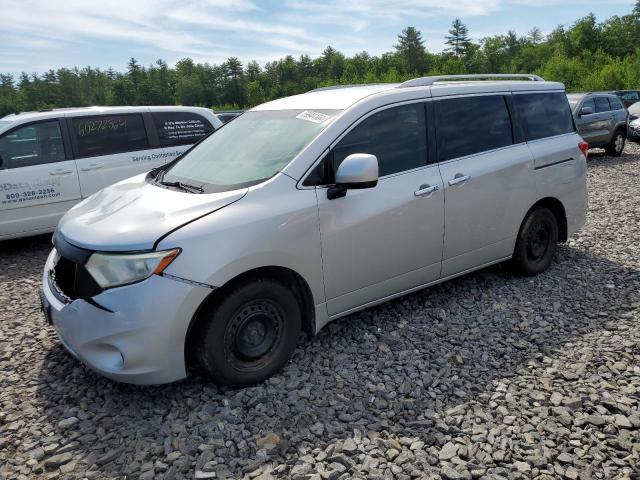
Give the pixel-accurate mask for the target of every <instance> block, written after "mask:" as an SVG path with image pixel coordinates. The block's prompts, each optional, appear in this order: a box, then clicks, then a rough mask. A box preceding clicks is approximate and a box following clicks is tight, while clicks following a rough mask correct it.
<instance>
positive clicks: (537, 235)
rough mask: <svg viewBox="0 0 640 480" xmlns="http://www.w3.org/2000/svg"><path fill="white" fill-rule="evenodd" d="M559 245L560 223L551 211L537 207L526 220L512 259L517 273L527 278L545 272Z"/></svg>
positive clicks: (512, 265) (521, 228)
mask: <svg viewBox="0 0 640 480" xmlns="http://www.w3.org/2000/svg"><path fill="white" fill-rule="evenodd" d="M557 245H558V221H557V220H556V217H555V215H554V214H553V213H552V212H551V210H549V209H547V208H544V207H537V208H535V209H534V210H532V211H531V212H529V214H528V215H527V217H526V218H525V219H524V222H523V223H522V226H521V227H520V232H519V233H518V240H517V242H516V248H515V251H514V252H513V258H512V259H511V267H512V269H513V270H514V271H515V273H517V274H520V275H525V276H532V275H537V274H539V273H541V272H544V271H545V270H546V269H547V268H549V265H550V264H551V260H553V254H554V253H555V251H556V247H557Z"/></svg>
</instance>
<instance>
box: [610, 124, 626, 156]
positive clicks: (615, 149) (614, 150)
mask: <svg viewBox="0 0 640 480" xmlns="http://www.w3.org/2000/svg"><path fill="white" fill-rule="evenodd" d="M626 141H627V136H626V135H625V134H624V132H623V131H622V130H616V133H614V134H613V138H612V139H611V143H609V145H607V146H606V148H605V151H606V152H607V155H610V156H612V157H619V156H620V155H622V152H623V151H624V145H625V143H626Z"/></svg>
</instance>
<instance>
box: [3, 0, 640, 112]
mask: <svg viewBox="0 0 640 480" xmlns="http://www.w3.org/2000/svg"><path fill="white" fill-rule="evenodd" d="M446 45H447V48H446V49H445V50H444V51H443V52H440V53H431V52H429V51H428V48H427V46H426V45H425V42H424V40H423V38H422V33H421V32H420V30H418V29H416V28H415V27H407V28H405V29H404V30H403V31H402V33H401V34H400V35H398V41H397V44H396V45H394V47H393V50H392V51H390V52H387V53H383V54H382V55H379V56H372V55H369V54H368V53H367V52H366V51H363V52H361V53H357V54H355V55H353V56H351V57H347V56H345V55H343V54H342V53H340V52H339V51H337V50H336V49H334V48H333V47H331V46H328V47H327V48H326V49H325V50H324V51H323V53H322V55H320V56H319V57H318V58H314V59H312V58H311V57H310V56H308V55H301V56H300V57H298V58H294V57H293V56H291V55H288V56H286V57H284V58H282V59H280V60H277V61H273V62H268V63H266V64H265V65H264V66H261V65H259V64H258V63H257V62H255V61H250V62H248V63H247V64H246V65H243V64H242V62H241V61H240V60H239V59H238V58H235V57H232V58H229V59H228V60H227V61H226V62H224V63H222V64H220V65H212V64H209V63H196V62H194V61H193V60H192V59H190V58H185V59H182V60H180V61H178V62H177V63H176V65H175V67H169V66H168V65H167V63H166V62H165V61H163V60H157V61H156V63H155V64H152V65H149V66H146V67H145V66H143V65H140V64H139V62H138V61H136V60H135V59H134V58H132V59H131V60H130V61H129V63H128V66H127V70H126V71H125V72H116V71H114V70H113V69H112V68H109V69H107V70H102V69H100V68H92V67H85V68H72V69H68V68H59V69H58V70H49V71H48V72H45V73H43V74H36V73H32V74H28V73H22V74H20V75H19V76H18V77H17V78H14V76H12V75H9V74H0V117H1V116H4V115H6V114H9V113H12V112H18V111H27V110H39V109H47V108H57V107H77V106H88V105H173V104H177V105H194V106H206V107H213V108H214V109H218V110H220V109H234V108H248V107H251V106H254V105H257V104H259V103H262V102H265V101H267V100H272V99H275V98H279V97H283V96H287V95H294V94H297V93H302V92H306V91H308V90H311V89H313V88H317V87H323V86H330V85H336V84H358V83H380V82H399V81H403V80H406V79H409V78H413V77H416V76H423V75H442V74H470V73H487V72H491V73H536V74H538V75H540V76H542V77H543V78H545V79H547V80H554V81H559V82H563V83H564V84H565V85H566V87H567V89H568V90H570V91H594V90H613V89H636V88H640V0H638V1H637V2H636V5H635V7H634V9H633V11H632V12H630V13H629V14H627V15H623V16H614V17H611V18H609V19H607V20H605V21H603V22H598V21H597V19H596V17H595V16H594V15H593V14H590V15H587V16H586V17H584V18H580V19H579V20H577V21H576V22H575V23H574V24H573V25H571V26H570V27H565V26H558V27H557V28H556V29H554V30H553V31H552V32H551V33H550V34H549V35H547V36H543V35H542V33H541V31H540V29H538V28H533V29H532V30H531V31H530V32H529V33H528V34H527V35H525V36H518V35H516V33H515V32H514V31H511V30H510V31H508V32H507V33H506V34H504V35H494V36H491V37H486V38H483V39H481V40H480V41H479V42H474V41H472V40H471V38H470V33H469V30H468V28H467V26H466V25H465V24H464V23H463V22H462V21H461V20H460V19H455V20H454V21H453V23H452V25H451V29H450V30H449V33H448V35H447V36H446Z"/></svg>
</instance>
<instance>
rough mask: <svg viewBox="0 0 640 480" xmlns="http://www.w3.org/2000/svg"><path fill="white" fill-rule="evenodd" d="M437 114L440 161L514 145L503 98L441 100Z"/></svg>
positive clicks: (437, 105) (437, 104)
mask: <svg viewBox="0 0 640 480" xmlns="http://www.w3.org/2000/svg"><path fill="white" fill-rule="evenodd" d="M435 111H436V137H437V139H438V159H439V160H440V161H445V160H450V159H452V158H459V157H465V156H467V155H473V154H475V153H480V152H486V151H488V150H494V149H496V148H502V147H506V146H508V145H512V144H513V132H512V129H511V118H510V116H509V109H508V108H507V103H506V101H505V98H504V96H502V95H490V96H480V97H462V98H450V99H445V100H438V101H436V102H435Z"/></svg>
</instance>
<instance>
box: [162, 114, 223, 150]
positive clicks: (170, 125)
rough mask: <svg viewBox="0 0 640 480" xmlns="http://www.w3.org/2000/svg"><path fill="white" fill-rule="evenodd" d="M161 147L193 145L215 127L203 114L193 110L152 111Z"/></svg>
mask: <svg viewBox="0 0 640 480" xmlns="http://www.w3.org/2000/svg"><path fill="white" fill-rule="evenodd" d="M151 116H152V117H153V123H154V125H155V127H156V130H157V132H158V139H159V140H160V146H161V147H172V146H174V145H191V144H193V143H196V142H197V141H198V140H200V139H201V138H202V137H204V136H205V135H208V134H209V133H211V132H212V131H213V130H214V128H213V126H212V125H211V123H209V121H208V120H207V119H206V118H204V117H203V116H202V115H198V114H197V113H192V112H158V113H152V114H151Z"/></svg>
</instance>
